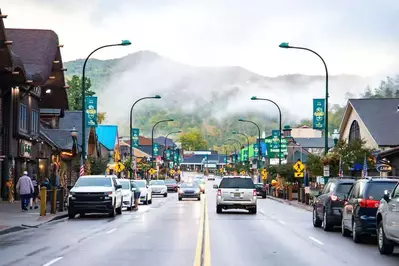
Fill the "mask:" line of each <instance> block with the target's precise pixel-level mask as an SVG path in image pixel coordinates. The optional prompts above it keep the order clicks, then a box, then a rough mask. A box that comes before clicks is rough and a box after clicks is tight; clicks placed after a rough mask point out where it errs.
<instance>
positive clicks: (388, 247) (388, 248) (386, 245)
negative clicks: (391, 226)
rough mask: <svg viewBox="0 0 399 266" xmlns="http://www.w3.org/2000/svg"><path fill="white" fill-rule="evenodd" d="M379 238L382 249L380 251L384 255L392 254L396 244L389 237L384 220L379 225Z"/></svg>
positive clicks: (379, 247)
mask: <svg viewBox="0 0 399 266" xmlns="http://www.w3.org/2000/svg"><path fill="white" fill-rule="evenodd" d="M377 239H378V250H379V251H380V253H381V254H382V255H391V254H392V253H393V250H394V248H395V246H394V244H393V243H392V242H391V241H389V240H388V239H387V237H386V235H385V231H384V225H383V223H382V221H380V222H379V223H378V225H377Z"/></svg>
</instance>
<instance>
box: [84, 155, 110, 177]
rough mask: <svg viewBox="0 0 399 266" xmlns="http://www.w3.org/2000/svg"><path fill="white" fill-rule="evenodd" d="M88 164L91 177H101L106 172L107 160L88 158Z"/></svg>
mask: <svg viewBox="0 0 399 266" xmlns="http://www.w3.org/2000/svg"><path fill="white" fill-rule="evenodd" d="M88 161H89V162H90V174H91V175H102V174H104V173H105V171H106V170H107V165H108V160H107V159H105V158H101V157H97V158H95V157H89V160H88Z"/></svg>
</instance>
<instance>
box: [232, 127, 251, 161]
mask: <svg viewBox="0 0 399 266" xmlns="http://www.w3.org/2000/svg"><path fill="white" fill-rule="evenodd" d="M232 133H233V134H234V135H241V136H244V137H245V138H246V139H247V144H248V146H247V151H248V154H247V155H248V158H247V162H249V138H248V136H247V135H245V134H244V133H240V132H237V131H235V130H233V131H232Z"/></svg>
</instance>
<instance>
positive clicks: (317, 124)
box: [313, 99, 326, 130]
mask: <svg viewBox="0 0 399 266" xmlns="http://www.w3.org/2000/svg"><path fill="white" fill-rule="evenodd" d="M325 112H326V110H325V100H324V99H313V129H319V130H322V129H324V119H325Z"/></svg>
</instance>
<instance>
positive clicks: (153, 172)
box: [148, 168, 156, 175]
mask: <svg viewBox="0 0 399 266" xmlns="http://www.w3.org/2000/svg"><path fill="white" fill-rule="evenodd" d="M155 172H156V171H155V170H154V169H153V168H151V169H150V170H148V173H150V175H153V174H155Z"/></svg>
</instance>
